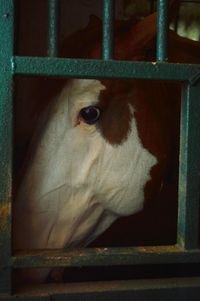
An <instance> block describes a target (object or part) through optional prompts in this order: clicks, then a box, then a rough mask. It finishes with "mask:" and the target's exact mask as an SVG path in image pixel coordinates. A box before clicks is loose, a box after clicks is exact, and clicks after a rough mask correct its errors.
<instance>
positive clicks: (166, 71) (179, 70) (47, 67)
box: [13, 56, 200, 81]
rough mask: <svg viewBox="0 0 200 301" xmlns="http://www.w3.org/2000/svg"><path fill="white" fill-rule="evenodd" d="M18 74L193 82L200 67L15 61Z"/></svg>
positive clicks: (19, 58)
mask: <svg viewBox="0 0 200 301" xmlns="http://www.w3.org/2000/svg"><path fill="white" fill-rule="evenodd" d="M13 64H14V66H15V68H14V72H15V74H20V75H45V76H67V77H80V78H81V77H82V78H84V77H86V78H124V79H128V78H139V79H160V80H180V81H186V80H193V79H195V75H196V74H199V72H200V67H199V65H194V64H172V63H167V64H166V63H154V62H153V63H150V62H128V61H112V60H109V61H101V60H81V59H63V58H41V57H20V56H16V57H14V58H13Z"/></svg>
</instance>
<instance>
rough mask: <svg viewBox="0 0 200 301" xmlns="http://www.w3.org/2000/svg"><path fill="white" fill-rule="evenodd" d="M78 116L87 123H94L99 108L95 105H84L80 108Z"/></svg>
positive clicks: (97, 117)
mask: <svg viewBox="0 0 200 301" xmlns="http://www.w3.org/2000/svg"><path fill="white" fill-rule="evenodd" d="M79 116H80V117H81V118H82V119H83V120H84V122H85V123H87V124H95V123H96V121H97V120H98V119H99V116H100V109H99V108H98V107H95V106H89V107H85V108H83V109H81V110H80V113H79Z"/></svg>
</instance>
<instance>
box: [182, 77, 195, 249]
mask: <svg viewBox="0 0 200 301" xmlns="http://www.w3.org/2000/svg"><path fill="white" fill-rule="evenodd" d="M199 113H200V83H199V82H198V84H197V85H194V86H193V85H190V84H185V86H184V89H183V99H182V111H181V133H180V137H181V140H180V165H179V212H178V244H179V245H180V246H182V247H184V248H186V249H194V248H198V245H199V244H198V234H199V200H200V118H199Z"/></svg>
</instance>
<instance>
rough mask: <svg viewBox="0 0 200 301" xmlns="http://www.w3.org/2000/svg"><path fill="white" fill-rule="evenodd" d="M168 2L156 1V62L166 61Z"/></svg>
mask: <svg viewBox="0 0 200 301" xmlns="http://www.w3.org/2000/svg"><path fill="white" fill-rule="evenodd" d="M167 43H168V0H158V19H157V53H156V58H157V61H161V62H163V61H167Z"/></svg>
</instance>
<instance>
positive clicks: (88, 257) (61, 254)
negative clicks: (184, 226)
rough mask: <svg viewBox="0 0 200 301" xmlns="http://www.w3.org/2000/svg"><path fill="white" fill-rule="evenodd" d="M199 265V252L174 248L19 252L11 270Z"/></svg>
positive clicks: (13, 258) (13, 259)
mask: <svg viewBox="0 0 200 301" xmlns="http://www.w3.org/2000/svg"><path fill="white" fill-rule="evenodd" d="M186 262H187V263H198V262H200V251H199V250H193V251H190V252H188V251H186V250H183V249H181V248H178V247H176V246H157V247H129V248H102V249H100V248H98V249H95V248H91V249H90V248H87V249H81V250H77V249H75V250H72V251H69V250H66V251H50V250H47V251H33V252H29V253H25V252H20V253H17V254H16V256H14V257H12V265H13V267H14V268H24V267H81V266H112V265H140V264H143V265H144V264H167V263H186Z"/></svg>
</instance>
